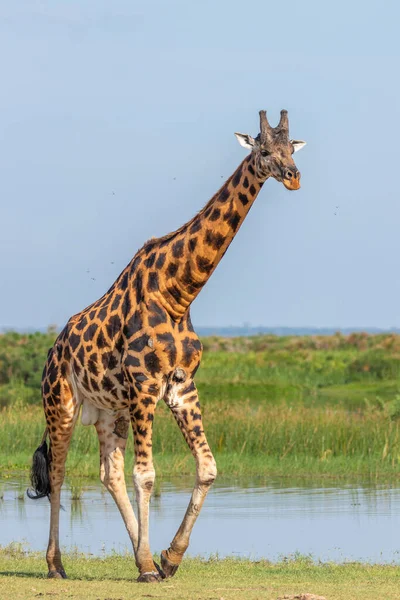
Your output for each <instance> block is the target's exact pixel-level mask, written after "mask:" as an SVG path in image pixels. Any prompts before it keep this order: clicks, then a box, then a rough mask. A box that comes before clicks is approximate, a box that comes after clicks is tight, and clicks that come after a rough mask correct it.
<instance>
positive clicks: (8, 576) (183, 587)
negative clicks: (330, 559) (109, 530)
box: [0, 545, 400, 600]
mask: <svg viewBox="0 0 400 600" xmlns="http://www.w3.org/2000/svg"><path fill="white" fill-rule="evenodd" d="M64 566H65V568H66V571H67V573H68V576H69V579H68V580H48V579H46V578H45V573H46V563H45V559H44V555H43V554H39V553H27V552H24V551H23V550H21V548H20V547H18V546H15V545H13V546H11V547H8V548H3V549H0V597H1V599H2V600H31V599H32V600H33V599H35V600H36V599H37V598H41V597H45V598H47V597H48V598H51V597H55V598H58V597H63V598H72V599H82V598H85V599H86V600H130V599H135V600H136V599H138V600H142V599H145V598H165V599H166V600H168V599H173V600H222V599H223V600H243V599H246V600H258V599H260V598H262V599H266V600H267V599H268V600H269V599H270V600H276V599H277V598H278V597H283V596H285V595H287V594H299V593H304V592H308V593H313V594H317V595H320V596H324V597H326V598H327V600H376V599H377V598H379V600H386V599H394V598H398V590H399V586H400V567H398V566H393V565H390V566H380V565H363V564H357V563H349V564H344V565H336V564H330V563H327V564H314V563H313V561H312V560H310V559H309V558H308V557H301V556H294V557H289V558H286V559H283V560H281V561H280V562H278V563H270V562H268V561H257V562H251V561H248V560H237V559H225V560H219V559H217V558H211V559H209V560H200V559H195V558H188V559H185V560H184V562H183V563H182V565H181V567H180V568H179V570H178V572H177V574H176V576H175V577H174V578H173V579H168V580H165V581H163V582H162V583H160V584H153V585H146V584H138V583H136V581H135V579H136V577H137V571H136V568H135V565H134V561H133V558H132V557H131V556H128V555H126V556H117V555H114V556H110V557H106V558H93V557H87V556H84V555H81V554H75V555H74V554H69V555H64Z"/></svg>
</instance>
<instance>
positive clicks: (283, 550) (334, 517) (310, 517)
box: [0, 479, 400, 563]
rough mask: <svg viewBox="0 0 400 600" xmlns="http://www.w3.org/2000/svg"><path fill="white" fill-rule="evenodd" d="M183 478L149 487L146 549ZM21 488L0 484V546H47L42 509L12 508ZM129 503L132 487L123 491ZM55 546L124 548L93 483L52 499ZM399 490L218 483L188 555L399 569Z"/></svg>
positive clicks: (183, 499) (164, 530)
mask: <svg viewBox="0 0 400 600" xmlns="http://www.w3.org/2000/svg"><path fill="white" fill-rule="evenodd" d="M191 483H192V481H191V480H189V479H188V480H182V479H180V480H179V481H175V482H169V483H165V482H162V483H161V484H160V485H159V495H157V496H156V497H153V499H152V503H151V521H150V536H151V537H150V539H151V545H152V548H153V549H154V550H161V549H162V548H165V547H167V546H168V545H169V543H170V541H171V539H172V537H173V536H174V534H175V532H176V529H177V528H178V526H179V524H180V521H181V519H182V518H183V515H184V512H185V510H186V506H187V503H188V500H189V496H190V492H191ZM26 486H27V482H25V481H21V480H4V481H1V480H0V487H1V489H3V490H4V497H3V500H0V532H1V533H0V544H1V545H6V544H9V543H10V542H12V541H19V542H22V541H25V542H27V543H28V544H29V547H30V548H31V549H35V550H36V549H37V550H44V549H45V548H46V545H47V536H48V519H49V503H48V501H47V500H46V499H43V500H39V501H36V502H34V501H32V500H28V499H27V498H25V499H23V500H21V490H22V489H23V488H25V487H26ZM129 491H130V496H131V497H132V496H133V490H132V488H131V489H130V490H129ZM62 503H63V505H64V507H65V511H62V512H61V543H62V545H63V547H64V548H67V549H71V548H77V549H78V550H81V551H83V552H91V553H93V554H102V553H104V552H110V551H112V550H115V551H117V552H125V551H126V550H130V547H129V539H128V535H127V533H126V531H125V529H124V525H123V522H122V519H121V517H120V515H119V512H118V509H117V507H116V506H115V504H114V502H113V500H112V498H111V496H109V494H108V493H107V492H106V491H105V490H104V488H102V487H101V486H100V485H99V486H97V485H94V484H93V483H88V484H87V485H83V491H82V497H81V500H72V499H71V493H70V491H69V490H68V487H67V488H66V489H65V490H64V492H63V495H62ZM399 533H400V487H395V486H390V485H341V486H339V485H338V484H337V483H335V484H333V483H331V484H329V483H327V482H326V481H324V483H323V486H322V485H320V484H318V482H316V481H305V480H301V481H293V480H273V481H271V480H268V482H267V481H257V480H251V481H247V482H243V481H242V480H241V481H240V485H239V482H235V481H225V482H224V481H219V483H218V484H216V485H215V486H214V487H213V488H212V490H211V491H210V493H209V495H208V497H207V500H206V503H205V505H204V508H203V510H202V513H201V515H200V517H199V520H198V522H197V524H196V526H195V528H194V531H193V534H192V540H191V544H190V554H192V555H202V556H205V557H208V556H209V555H210V554H218V555H219V556H227V555H234V556H243V557H247V558H252V559H255V558H261V557H263V558H269V559H271V560H275V559H278V558H280V557H282V556H288V555H290V554H293V553H294V552H297V551H298V552H300V553H302V554H312V556H313V557H314V558H316V559H321V560H324V561H326V560H334V561H343V560H362V561H371V562H396V563H398V562H400V558H399V557H400V555H399V551H400V539H399Z"/></svg>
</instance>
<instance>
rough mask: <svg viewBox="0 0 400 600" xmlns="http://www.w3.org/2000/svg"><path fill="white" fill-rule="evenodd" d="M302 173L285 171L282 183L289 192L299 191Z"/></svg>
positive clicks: (295, 170)
mask: <svg viewBox="0 0 400 600" xmlns="http://www.w3.org/2000/svg"><path fill="white" fill-rule="evenodd" d="M300 177H301V175H300V171H298V170H297V169H293V168H289V169H285V170H284V171H283V174H282V183H283V185H284V186H285V188H286V189H287V190H298V189H299V188H300Z"/></svg>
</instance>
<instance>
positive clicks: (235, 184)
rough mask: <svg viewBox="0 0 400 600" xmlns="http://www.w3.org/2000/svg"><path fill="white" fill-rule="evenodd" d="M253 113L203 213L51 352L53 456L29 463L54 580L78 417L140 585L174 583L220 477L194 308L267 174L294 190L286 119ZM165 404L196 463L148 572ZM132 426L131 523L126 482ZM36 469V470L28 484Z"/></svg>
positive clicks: (164, 241)
mask: <svg viewBox="0 0 400 600" xmlns="http://www.w3.org/2000/svg"><path fill="white" fill-rule="evenodd" d="M260 115H261V134H260V136H259V138H257V139H256V140H253V138H251V137H250V136H243V135H242V134H237V136H238V137H239V138H240V141H241V143H242V142H243V144H242V145H246V147H253V146H254V147H255V149H254V148H253V151H252V153H251V154H250V155H249V156H248V157H247V158H245V160H244V161H243V162H242V163H241V164H240V166H239V167H238V169H237V170H236V171H235V173H233V175H232V176H231V177H230V178H229V179H228V180H227V181H226V182H225V184H224V185H223V186H222V188H221V189H220V190H219V191H218V192H217V194H215V196H213V198H211V200H210V201H209V202H208V203H207V205H206V206H205V207H204V208H203V210H201V211H200V212H199V213H198V214H197V215H196V216H195V217H194V218H193V219H191V220H190V221H189V222H188V223H186V224H185V225H184V226H182V227H181V228H180V229H178V230H177V231H175V232H173V233H171V234H169V235H167V236H165V237H163V238H159V239H151V240H149V241H148V242H147V243H146V244H145V245H144V246H143V247H142V248H141V249H140V250H139V251H138V252H137V254H136V255H135V256H134V258H133V259H132V261H131V262H130V263H129V264H128V266H127V267H126V268H125V269H124V270H123V272H122V273H121V274H120V276H119V277H118V278H117V280H116V281H115V283H114V284H113V285H112V287H111V288H110V289H109V290H108V292H107V293H106V294H104V295H103V296H102V297H101V298H100V299H99V300H97V301H96V302H94V303H93V304H91V305H90V306H88V307H87V308H86V309H84V310H83V311H82V312H80V313H78V314H76V315H74V316H73V317H71V319H70V320H69V321H68V323H67V325H66V327H65V328H64V329H63V330H62V332H61V333H60V335H59V336H58V338H57V340H56V342H55V344H54V346H53V348H52V349H51V350H50V351H49V354H48V358H47V362H46V365H45V368H44V372H43V382H42V393H43V403H44V411H45V416H46V423H47V432H48V436H49V438H50V449H49V455H48V456H47V454H46V445H45V444H44V445H43V444H42V446H40V447H39V449H38V450H37V451H36V453H35V454H36V463H35V461H34V465H35V464H37V460H40V458H41V457H42V458H43V456H45V459H46V464H47V463H48V481H44V482H40V481H39V480H38V478H36V479H35V478H33V483H34V486H33V487H34V488H35V489H36V491H37V497H41V496H43V495H47V494H49V492H50V500H51V518H50V538H49V546H48V550H47V562H48V567H49V576H50V577H64V576H65V571H64V569H63V566H62V562H61V554H60V550H59V538H58V519H59V508H60V490H61V485H62V482H63V479H64V471H65V460H66V456H67V452H68V447H69V443H70V440H71V435H72V432H73V429H74V426H75V423H76V421H77V418H78V414H79V410H80V409H81V407H82V415H81V419H82V423H83V424H84V425H94V426H95V427H96V430H97V434H98V437H99V442H100V477H101V480H102V482H103V483H104V485H105V486H106V487H107V489H108V490H109V491H110V493H111V495H112V496H113V498H114V500H115V502H116V504H117V506H118V508H119V510H120V512H121V516H122V518H123V520H124V523H125V526H126V528H127V531H128V534H129V536H130V538H131V541H132V545H133V549H134V552H135V559H136V565H137V567H138V569H139V572H140V575H139V579H138V581H144V582H153V581H160V580H161V578H163V577H165V576H172V575H174V573H175V572H176V570H177V568H178V566H179V564H180V562H181V560H182V557H183V554H184V552H185V551H186V549H187V547H188V544H189V538H190V533H191V530H192V528H193V525H194V522H195V521H196V519H197V516H198V515H199V513H200V510H201V507H202V504H203V502H204V499H205V497H206V494H207V491H208V489H209V488H210V486H211V484H212V483H213V481H214V480H215V477H216V464H215V460H214V457H213V455H212V452H211V450H210V447H209V445H208V442H207V439H206V436H205V433H204V429H203V424H202V416H201V409H200V402H199V398H198V394H197V390H196V386H195V383H194V375H195V373H196V371H197V369H198V367H199V364H200V361H201V356H202V345H201V342H200V340H199V338H198V336H197V335H196V333H195V332H194V330H193V327H192V323H191V320H190V305H191V303H192V301H193V300H194V299H195V297H196V296H197V295H198V293H199V292H200V291H201V289H202V287H203V286H204V284H205V283H206V281H207V280H208V278H209V277H210V275H211V274H212V272H213V271H214V269H215V268H216V266H217V265H218V263H219V261H220V260H221V258H222V256H223V255H224V253H225V252H226V250H227V248H228V246H229V244H230V243H231V241H232V239H233V237H234V236H235V235H236V233H237V231H238V229H239V228H240V226H241V224H242V223H243V221H244V219H245V217H246V215H247V213H248V211H249V210H250V208H251V206H252V204H253V202H254V200H255V198H256V196H257V194H258V192H259V191H260V189H261V187H262V185H263V183H264V181H265V180H266V179H267V178H268V177H270V176H272V177H275V178H276V179H279V180H282V181H283V182H284V183H285V185H286V187H289V189H297V188H298V187H299V185H298V180H299V173H298V171H297V169H296V167H295V166H294V163H293V160H292V158H291V154H292V152H293V150H294V146H295V144H296V143H297V144H300V142H293V141H289V139H288V135H287V132H286V129H285V127H284V125H285V119H284V116H283V117H282V118H281V123H280V125H279V126H278V128H275V129H272V128H270V127H269V124H268V123H267V122H266V121H265V120H264V121H263V113H260ZM265 119H266V117H265ZM266 123H267V124H266ZM243 140H244V141H243ZM272 142H273V143H272ZM267 147H268V149H269V150H271V149H273V150H274V155H273V157H274V160H272V158H271V156H272V153H271V152H268V155H266V156H268V158H265V157H264V154H262V153H263V152H264V150H265V148H267ZM288 165H289V166H288ZM288 173H289V174H290V177H289V176H288ZM161 399H163V400H164V401H165V402H166V404H167V405H168V406H169V408H170V409H171V411H172V413H173V415H174V417H175V420H176V421H177V423H178V426H179V427H180V429H181V431H182V433H183V436H184V438H185V440H186V442H187V444H188V446H189V448H190V450H191V452H192V454H193V456H194V458H195V461H196V483H195V487H194V490H193V493H192V498H191V500H190V502H189V506H188V509H187V511H186V514H185V517H184V519H183V521H182V524H181V526H180V528H179V529H178V532H177V533H176V535H175V537H174V539H173V541H172V543H171V545H170V547H169V548H168V550H166V551H163V553H162V556H161V567H162V568H160V567H159V566H158V565H156V564H155V563H154V562H153V558H152V555H151V552H150V547H149V539H148V520H149V519H148V517H149V500H150V495H151V492H152V488H153V483H154V477H155V472H154V467H153V459H152V426H153V420H154V413H155V409H156V406H157V403H158V401H159V400H161ZM130 424H131V425H132V429H133V435H134V451H135V466H134V474H133V478H134V484H135V492H136V500H137V505H138V520H136V517H135V515H134V512H133V509H132V506H131V503H130V501H129V498H128V495H127V492H126V486H125V480H124V455H125V447H126V440H127V437H128V432H129V425H130ZM34 471H35V467H34V469H33V475H34ZM39 479H40V478H39ZM38 481H39V483H38ZM31 496H32V495H31Z"/></svg>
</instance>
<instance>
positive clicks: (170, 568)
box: [161, 550, 179, 577]
mask: <svg viewBox="0 0 400 600" xmlns="http://www.w3.org/2000/svg"><path fill="white" fill-rule="evenodd" d="M178 567H179V565H173V564H172V563H171V562H169V560H168V558H167V557H166V556H165V550H163V551H162V552H161V568H162V570H163V573H164V577H173V576H174V575H175V573H176V572H177V570H178Z"/></svg>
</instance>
